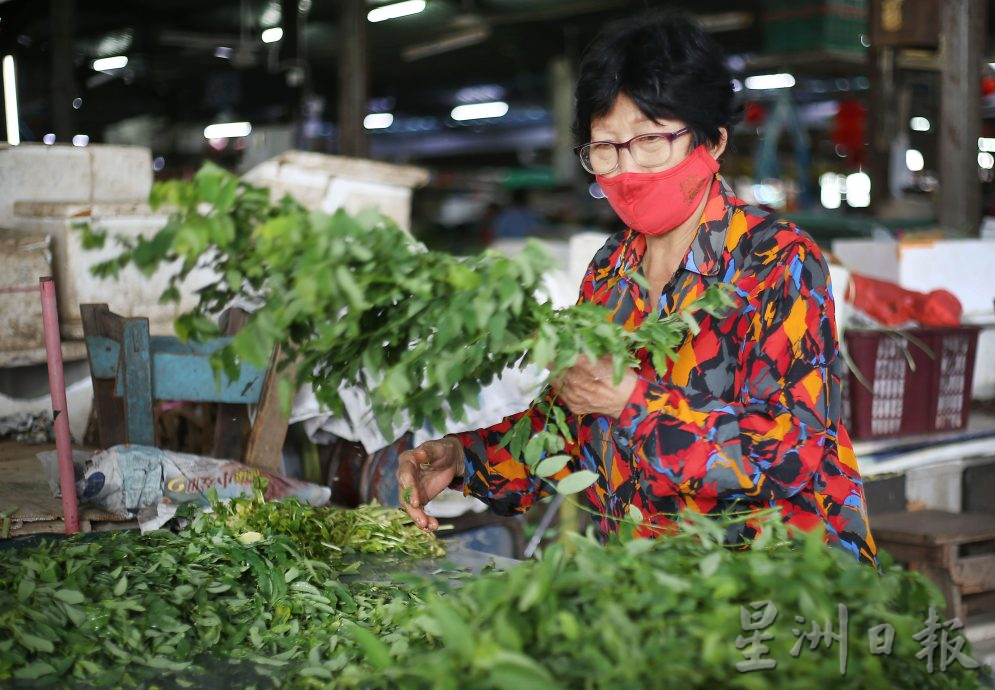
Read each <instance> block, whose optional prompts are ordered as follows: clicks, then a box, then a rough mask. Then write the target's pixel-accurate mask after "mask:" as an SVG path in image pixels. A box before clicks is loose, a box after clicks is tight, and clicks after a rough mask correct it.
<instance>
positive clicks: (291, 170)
mask: <svg viewBox="0 0 995 690" xmlns="http://www.w3.org/2000/svg"><path fill="white" fill-rule="evenodd" d="M243 178H244V179H245V180H246V181H247V182H251V183H252V184H256V185H260V186H263V187H268V188H269V189H270V193H271V196H272V197H273V198H274V199H279V198H280V197H281V196H283V195H284V194H290V195H291V196H292V197H294V198H295V199H297V201H298V202H300V203H301V204H302V205H303V206H305V207H306V208H309V209H312V210H316V211H317V210H321V211H325V212H331V211H334V210H336V209H339V208H345V209H346V211H348V212H350V213H356V212H357V211H361V210H363V209H366V208H371V207H372V208H377V209H379V210H380V212H381V213H383V214H384V215H386V216H389V217H390V218H392V219H394V220H395V221H396V222H397V224H398V225H400V226H401V227H402V228H405V229H407V228H410V227H411V190H412V189H414V188H416V187H421V186H423V185H424V184H425V183H426V182H428V179H429V173H428V171H427V170H425V169H424V168H416V167H412V166H407V165H394V164H393V163H383V162H380V161H372V160H366V159H362V158H346V157H343V156H329V155H326V154H323V153H310V152H306V151H287V152H286V153H282V154H280V155H279V156H277V157H275V158H273V159H271V160H268V161H266V162H264V163H260V164H259V165H257V166H256V167H254V168H252V169H251V170H249V171H248V172H247V173H245V175H243Z"/></svg>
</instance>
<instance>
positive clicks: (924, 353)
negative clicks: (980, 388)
mask: <svg viewBox="0 0 995 690" xmlns="http://www.w3.org/2000/svg"><path fill="white" fill-rule="evenodd" d="M979 330H980V328H978V327H977V326H957V327H951V328H914V329H907V330H904V331H900V332H895V331H878V330H856V329H850V330H848V331H847V332H846V334H845V338H846V345H847V350H848V352H849V354H850V359H851V361H852V362H853V364H854V365H855V366H856V369H857V371H859V372H860V374H862V375H863V378H864V379H865V380H866V382H867V385H865V384H864V383H863V382H861V381H860V379H859V378H858V376H857V374H856V373H855V372H854V371H852V370H850V371H849V372H848V373H847V375H846V376H845V377H844V386H843V387H844V390H843V403H844V404H843V423H844V424H845V425H846V427H847V429H848V430H849V432H850V436H851V437H852V438H855V439H870V438H884V437H887V436H901V435H906V434H924V433H930V432H934V431H950V430H956V429H963V428H964V427H965V426H967V416H968V412H969V408H970V403H971V382H972V380H973V377H974V357H975V353H976V351H977V346H978V331H979ZM910 360H911V363H912V366H910Z"/></svg>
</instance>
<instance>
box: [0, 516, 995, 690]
mask: <svg viewBox="0 0 995 690" xmlns="http://www.w3.org/2000/svg"><path fill="white" fill-rule="evenodd" d="M215 508H216V512H215V513H213V514H210V513H205V514H201V515H199V516H197V517H195V518H194V519H193V521H192V523H191V524H190V525H189V526H188V527H186V528H185V529H184V530H182V531H181V532H179V533H177V534H174V533H171V532H168V531H157V532H153V533H149V534H146V535H144V536H142V535H138V534H135V533H132V532H117V533H107V534H100V535H88V536H85V537H82V536H78V537H73V538H68V539H63V540H55V541H49V542H44V543H42V544H41V545H38V546H32V547H26V548H21V549H2V550H0V685H5V686H9V687H25V688H35V687H52V688H62V687H79V688H87V687H93V688H111V687H122V688H132V687H163V688H166V687H214V686H216V685H217V683H218V682H224V683H225V684H228V685H232V686H239V687H259V688H262V687H284V688H404V689H408V688H410V689H412V690H416V689H420V688H439V689H440V690H442V689H446V688H468V689H470V690H476V689H478V688H479V689H481V690H483V689H485V688H493V689H501V690H529V689H530V688H536V689H538V688H543V689H544V690H545V689H547V688H554V689H555V688H618V687H640V688H662V687H672V686H675V685H676V686H680V687H683V688H691V689H695V688H702V689H703V690H704V689H706V688H707V689H709V690H710V689H711V688H715V687H723V688H744V689H755V688H792V689H793V688H799V687H826V686H827V685H829V684H832V685H833V686H834V687H837V688H840V689H847V688H854V689H856V688H860V689H868V688H870V689H873V688H889V689H890V688H915V689H916V690H929V689H932V688H979V687H982V686H981V685H980V682H979V676H978V672H977V671H969V670H966V669H965V668H964V667H963V666H962V665H961V664H960V663H952V664H950V665H949V666H948V667H947V668H946V669H945V670H944V671H943V672H941V671H940V670H939V668H935V669H934V672H933V673H930V672H929V671H928V670H927V665H926V663H927V661H926V659H925V658H923V659H919V658H916V654H917V653H919V652H920V650H921V649H922V647H920V644H919V642H917V641H916V638H915V635H917V633H918V632H919V631H920V630H922V629H923V628H924V625H925V621H926V619H927V615H928V609H929V607H930V606H934V607H938V606H939V605H940V603H939V601H938V596H937V594H936V592H935V590H934V589H933V588H932V587H931V586H930V585H929V584H928V583H927V581H925V580H924V579H922V578H921V577H920V576H918V575H915V574H910V573H908V572H904V571H902V570H899V569H897V568H888V569H886V570H885V571H884V572H883V573H882V574H880V575H879V574H878V573H876V572H875V571H874V570H872V569H870V568H868V567H866V566H862V565H860V564H858V563H856V562H855V561H854V559H852V558H851V557H849V556H847V555H846V554H842V553H837V552H836V551H835V550H832V549H827V548H826V547H825V545H824V544H823V543H822V539H821V537H820V535H818V534H815V533H813V534H809V535H804V536H790V537H789V535H788V534H787V532H786V530H785V528H784V526H783V525H782V524H780V523H779V522H778V521H777V520H776V518H771V519H770V521H769V522H768V523H767V524H766V525H765V528H764V531H763V532H762V534H761V537H760V539H759V540H758V541H757V542H756V543H755V544H754V545H753V547H752V548H751V549H748V550H733V549H730V548H729V547H727V546H726V545H725V544H724V534H725V529H726V527H727V524H725V523H724V522H722V521H712V520H704V519H698V520H685V521H683V522H682V524H681V526H680V528H679V531H677V532H676V533H675V534H672V535H669V536H668V537H666V538H663V539H660V540H657V541H651V540H645V539H638V540H627V539H625V538H623V539H621V540H619V541H617V542H612V543H609V544H607V545H601V544H598V543H597V542H596V541H595V540H593V539H592V538H590V537H587V536H582V535H575V537H574V538H573V539H571V540H569V541H567V542H565V543H557V544H554V545H553V546H551V547H549V548H548V549H547V550H546V552H545V553H544V554H543V556H542V558H541V559H539V560H536V561H528V562H525V563H523V564H521V565H519V566H517V567H515V568H513V569H511V570H508V571H494V570H490V571H489V570H485V571H483V572H482V573H481V574H480V575H478V576H474V577H469V578H465V579H462V580H460V581H459V582H460V584H459V586H453V585H451V584H449V580H448V579H447V580H442V581H440V580H438V579H432V578H423V577H416V576H412V575H402V576H399V577H397V578H396V579H395V580H394V581H391V582H383V581H380V582H366V581H363V579H362V578H357V577H356V576H355V571H356V570H357V566H359V565H360V563H361V561H355V560H352V559H351V558H350V557H349V556H348V554H349V552H353V553H354V554H356V553H360V552H371V553H373V554H379V553H381V552H384V551H391V550H393V551H395V552H397V553H402V554H404V557H405V558H410V557H428V556H435V555H437V554H438V553H439V550H438V544H437V543H436V542H435V540H434V537H432V536H431V535H428V534H426V533H423V532H421V531H419V530H417V529H416V528H414V527H413V526H412V525H411V524H410V523H409V522H408V521H407V519H406V518H405V517H404V515H403V513H401V512H400V511H390V510H387V509H384V508H380V507H377V506H373V507H366V508H361V509H358V510H355V511H344V510H335V509H331V508H320V509H316V508H311V507H309V506H306V505H302V504H300V503H298V502H297V501H296V500H294V499H289V500H287V501H284V502H282V503H263V502H262V501H261V500H260V499H259V498H258V497H255V498H238V499H234V500H233V501H231V502H230V503H229V504H227V505H226V506H221V505H216V506H215ZM731 519H734V518H731ZM316 523H317V525H318V526H316ZM370 525H376V526H375V527H370ZM625 531H626V530H624V531H623V532H625ZM628 531H631V530H628ZM384 536H388V537H393V538H386V539H385V538H383V537H384ZM343 538H344V539H346V541H338V542H337V543H336V542H334V541H329V539H333V540H334V539H343ZM398 542H402V543H403V546H402V545H401V544H400V543H398ZM372 557H376V556H372ZM762 600H769V601H770V602H771V603H772V604H773V605H774V606H775V607H776V608H777V612H778V616H777V618H776V619H775V621H774V622H773V624H772V625H770V626H769V627H765V628H764V629H763V630H762V631H757V634H769V635H771V637H770V638H763V639H762V640H761V641H760V643H761V644H765V645H766V646H767V649H768V650H769V651H767V652H766V653H765V654H764V655H763V659H765V660H770V661H774V662H776V668H772V669H768V670H756V671H749V672H740V671H739V670H738V668H737V663H746V657H745V656H744V653H746V652H748V651H749V646H743V648H742V649H741V648H739V645H738V641H739V638H740V636H742V637H743V638H748V637H749V636H750V635H752V634H753V633H752V632H750V631H748V630H744V618H743V611H744V610H745V611H747V612H749V613H752V612H754V610H755V608H757V607H755V606H751V603H753V602H758V601H762ZM839 605H844V606H846V607H847V611H848V621H847V623H846V626H847V635H848V650H847V656H846V660H847V663H846V672H845V675H841V673H840V659H839V657H840V642H832V646H831V647H829V648H827V647H826V646H825V645H822V644H820V645H818V648H817V649H812V648H811V647H810V644H809V642H808V640H807V639H805V640H803V642H804V646H803V648H802V649H801V650H800V653H799V656H798V657H797V658H796V657H794V656H792V653H791V652H792V648H793V647H794V645H795V643H796V642H797V635H796V634H795V633H793V632H792V630H793V629H794V630H798V631H800V632H801V633H807V632H809V631H810V626H811V624H812V622H817V623H818V624H819V625H820V626H823V625H825V624H826V622H827V621H828V622H829V624H830V625H831V626H832V631H833V632H835V633H839V631H840V626H839ZM743 607H745V609H744V608H743ZM796 616H801V617H803V618H804V619H805V622H804V623H801V622H798V621H797V620H796V618H795V617H796ZM746 620H750V619H749V616H747V619H746ZM883 624H887V625H890V626H892V627H893V629H894V648H893V649H892V650H891V652H890V653H889V654H884V653H878V654H872V653H871V649H870V642H871V639H870V638H869V631H870V630H871V629H872V628H873V627H874V626H880V625H883ZM949 634H950V636H951V638H953V636H954V635H956V634H958V633H957V632H956V631H950V632H949ZM939 635H940V633H939V632H938V633H937V637H939ZM968 651H969V650H968V649H967V648H965V649H964V650H963V652H964V653H965V654H966V653H968ZM940 653H941V652H940V649H939V648H937V649H935V650H934V656H935V664H936V665H937V666H939V664H940V663H941V658H940ZM246 669H249V670H251V674H250V673H249V672H248V671H246ZM239 674H241V675H239ZM235 678H241V679H242V680H241V681H238V682H236V681H235V680H234V679H235ZM12 684H13V685H12ZM18 684H19V685H18Z"/></svg>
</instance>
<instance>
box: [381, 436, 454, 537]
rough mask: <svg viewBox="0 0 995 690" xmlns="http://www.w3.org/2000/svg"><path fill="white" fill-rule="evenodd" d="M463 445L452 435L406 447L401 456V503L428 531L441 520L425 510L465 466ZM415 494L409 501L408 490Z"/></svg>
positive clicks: (410, 496) (415, 521) (398, 478)
mask: <svg viewBox="0 0 995 690" xmlns="http://www.w3.org/2000/svg"><path fill="white" fill-rule="evenodd" d="M465 466H466V465H465V462H464V454H463V445H462V444H461V443H460V442H459V441H457V440H456V439H455V438H453V437H452V436H446V437H444V438H441V439H439V440H438V441H426V442H425V443H423V444H421V445H420V446H418V447H417V448H413V449H411V450H406V451H404V452H403V453H401V455H400V456H398V458H397V490H398V492H399V494H400V500H401V505H402V506H403V507H404V509H405V510H406V511H408V515H410V516H411V519H412V520H414V523H415V524H416V525H418V526H419V527H421V528H422V529H427V530H436V529H438V528H439V521H438V520H436V519H435V518H434V517H432V516H431V515H428V514H427V513H426V512H425V504H426V503H428V502H429V501H431V500H432V499H433V498H435V497H436V496H438V495H439V494H440V493H441V492H442V490H443V489H445V488H446V487H447V486H449V485H450V484H451V483H452V481H453V479H455V478H456V477H462V476H463V471H464V468H465ZM409 488H410V489H411V493H410V495H409V496H408V499H407V500H405V497H404V494H405V492H406V491H407V490H408V489H409Z"/></svg>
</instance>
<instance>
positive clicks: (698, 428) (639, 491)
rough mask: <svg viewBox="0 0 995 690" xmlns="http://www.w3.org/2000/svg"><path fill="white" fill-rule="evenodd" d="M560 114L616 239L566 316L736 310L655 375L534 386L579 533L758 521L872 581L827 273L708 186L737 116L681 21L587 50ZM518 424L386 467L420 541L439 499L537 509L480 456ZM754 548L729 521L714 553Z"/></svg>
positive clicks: (588, 374) (625, 32)
mask: <svg viewBox="0 0 995 690" xmlns="http://www.w3.org/2000/svg"><path fill="white" fill-rule="evenodd" d="M576 96H577V99H576V123H575V135H576V136H577V138H578V140H579V142H582V144H581V146H579V147H578V149H577V151H578V154H579V157H580V162H581V164H582V165H583V166H584V168H585V169H586V170H587V171H588V172H590V173H592V174H594V176H595V178H596V179H597V181H598V183H599V184H600V185H601V188H602V189H603V190H604V193H605V196H606V197H607V200H608V202H609V203H610V204H611V206H612V208H613V209H614V210H615V212H616V213H617V214H618V216H619V218H620V219H621V220H622V222H623V223H624V224H625V226H626V228H627V229H625V230H623V231H621V232H618V233H616V234H614V235H612V236H611V237H609V238H608V241H607V242H606V243H605V245H604V246H603V247H602V248H601V250H600V251H599V252H598V253H597V254H596V255H595V257H594V259H593V260H592V261H591V264H590V266H589V268H588V270H587V274H586V275H585V277H584V281H583V284H582V285H581V297H580V299H581V300H582V301H589V302H594V303H595V304H599V305H603V306H605V307H607V308H608V309H610V310H611V313H612V315H613V318H614V320H615V321H616V322H617V323H620V324H623V325H624V326H625V327H626V328H630V329H635V328H638V327H639V325H640V323H641V322H642V321H643V320H644V319H646V318H647V316H648V315H649V314H650V313H651V312H652V311H656V312H657V313H659V314H661V315H667V314H671V313H673V312H675V311H678V310H680V309H681V308H683V307H684V306H685V305H687V304H688V303H689V302H691V301H693V300H694V299H695V298H696V297H697V296H699V295H701V293H702V292H704V290H705V289H707V288H708V287H709V286H711V285H715V284H717V283H731V284H732V285H733V286H734V287H735V297H736V300H737V305H738V306H737V308H736V309H734V310H733V311H731V312H730V313H729V314H727V315H725V316H724V317H722V318H712V317H705V318H704V320H703V321H702V322H701V331H700V333H698V334H697V335H696V336H694V337H691V336H689V337H688V339H687V340H686V342H685V343H684V344H683V346H682V347H681V348H680V350H679V356H678V359H677V361H676V362H674V363H673V364H671V365H669V366H668V368H667V370H666V371H658V370H657V369H655V368H654V367H653V364H652V363H651V361H650V360H649V358H648V357H646V356H645V355H644V356H643V357H642V361H641V363H640V366H639V367H638V368H637V369H633V370H630V371H628V372H627V373H626V374H625V377H624V379H623V380H622V382H621V383H620V384H619V385H617V386H615V385H613V380H612V375H611V367H610V363H609V362H608V361H598V362H590V361H588V360H586V359H584V358H581V359H580V361H578V363H577V364H576V365H575V366H574V367H573V368H571V369H570V370H568V371H567V372H566V373H565V374H564V375H563V376H561V377H560V378H559V379H558V380H556V381H554V382H553V384H552V388H553V391H554V392H555V393H556V394H557V395H558V396H559V401H560V403H561V404H563V405H565V406H566V407H567V408H569V411H570V412H571V416H570V417H569V419H568V422H569V424H570V428H571V432H572V437H573V443H567V444H566V450H565V451H564V452H566V453H568V454H569V455H570V456H571V457H572V461H571V464H570V465H569V467H571V468H573V469H582V468H583V469H589V470H593V471H594V472H596V473H597V474H598V481H597V482H596V483H595V484H594V485H592V486H591V487H590V488H589V489H587V490H586V492H585V493H584V499H585V500H586V502H587V503H589V504H590V506H591V508H592V512H593V513H595V514H596V515H597V516H596V518H595V520H596V523H597V525H598V527H599V528H600V529H601V531H602V532H603V533H605V534H609V533H611V532H614V531H617V530H618V526H619V520H620V519H623V518H624V517H625V516H626V515H627V511H628V510H629V507H630V506H635V507H636V508H638V509H639V511H640V512H641V513H642V515H643V517H644V520H645V522H646V523H647V525H649V526H650V527H648V528H645V529H644V530H643V532H644V533H648V534H654V533H665V532H666V531H667V530H666V526H667V525H668V524H670V522H671V521H672V520H674V519H676V518H678V517H679V514H680V513H681V512H682V511H693V512H696V513H705V514H723V513H730V512H737V513H743V512H754V511H761V510H766V509H769V508H772V507H776V508H777V509H779V510H780V513H781V515H782V516H783V518H784V520H785V521H786V522H787V523H788V524H790V525H793V526H796V527H798V528H800V529H802V530H812V529H816V528H822V529H824V531H825V539H826V541H827V543H829V544H830V545H832V546H835V547H839V548H842V549H844V550H846V551H847V552H849V553H851V554H852V555H853V556H854V557H855V558H857V559H859V560H861V561H864V562H867V563H871V564H876V562H877V557H876V549H875V546H874V541H873V539H872V538H871V535H870V532H869V530H868V524H867V515H866V510H865V506H864V496H863V491H862V484H861V479H860V474H859V472H858V470H857V464H856V459H855V457H854V454H853V449H852V446H851V442H850V439H849V436H848V434H847V432H846V430H845V429H844V428H843V426H842V424H841V423H840V376H841V374H842V373H843V367H844V363H843V360H842V358H841V357H840V353H839V344H838V340H837V335H836V326H835V320H834V319H835V317H834V306H833V294H832V289H831V287H830V284H829V271H828V269H827V267H826V262H825V260H824V259H823V256H822V253H821V252H820V251H819V248H818V247H817V246H816V244H815V242H814V241H813V240H812V238H811V237H809V236H808V235H807V234H806V233H805V232H803V231H801V230H799V229H798V228H797V227H795V226H794V225H792V224H791V223H788V222H784V221H779V220H777V219H776V218H774V217H772V216H770V215H767V214H766V213H765V212H764V211H762V210H760V209H758V208H756V207H753V206H750V205H749V204H747V203H746V202H744V201H742V200H740V199H738V198H736V197H735V196H734V195H733V193H732V191H731V190H730V188H729V186H728V185H727V184H726V183H725V182H724V181H723V180H722V178H721V176H720V175H719V174H718V170H719V162H718V159H719V158H720V157H721V155H722V153H723V152H724V151H725V148H726V144H727V142H728V138H729V130H730V128H731V127H732V126H733V125H734V124H735V123H736V121H737V120H738V117H739V115H740V109H739V108H738V107H737V106H736V105H735V100H734V96H733V88H732V82H731V78H730V74H729V72H728V70H727V68H726V67H725V62H724V57H723V54H722V51H721V50H720V48H719V47H718V45H717V44H716V43H715V42H714V41H713V40H712V39H711V38H710V37H709V36H708V35H707V34H705V33H704V32H703V31H702V30H701V29H700V28H699V27H698V26H697V25H695V24H694V23H693V22H692V21H690V20H689V19H688V18H687V17H685V16H683V15H680V14H674V13H669V12H664V13H651V14H643V15H641V16H638V17H634V18H632V19H629V20H626V21H623V22H621V23H618V24H616V25H613V26H610V27H608V28H607V29H606V30H604V31H603V32H602V33H601V34H600V35H599V36H598V37H597V38H596V39H595V41H594V42H593V43H592V44H591V46H590V47H589V48H588V50H587V52H586V54H585V56H584V58H583V61H582V63H581V67H580V77H579V80H578V83H577V93H576ZM635 274H639V275H641V276H642V277H643V278H644V279H645V280H643V281H638V282H637V281H636V280H634V279H633V278H632V276H633V275H635ZM640 283H642V285H641V284H640ZM644 285H648V286H649V287H648V289H646V288H645V287H644ZM547 395H549V392H547ZM522 415H529V416H531V423H532V427H533V429H535V430H540V429H542V428H543V424H544V421H543V419H544V418H543V417H542V416H541V415H539V414H537V413H535V412H533V411H531V410H528V411H525V412H522V413H520V414H519V415H515V416H512V417H509V418H507V419H505V420H504V421H502V422H500V423H499V424H496V425H494V426H492V427H490V428H487V429H479V430H477V431H472V432H468V433H462V434H454V435H451V436H447V437H445V438H443V439H441V440H438V441H429V442H427V443H425V444H423V445H421V446H419V447H418V448H415V449H413V450H411V451H407V452H405V453H403V454H402V455H401V456H400V459H399V462H400V464H399V469H398V483H399V485H400V487H401V490H402V492H403V491H404V490H405V489H407V488H408V487H411V488H412V491H411V493H410V494H409V496H408V501H407V503H406V504H405V507H406V509H407V511H408V512H409V513H410V515H411V517H412V518H413V519H414V521H415V522H416V523H417V524H418V525H419V526H421V527H423V528H426V529H435V528H436V527H438V522H437V521H436V520H435V519H434V518H433V517H431V516H429V515H427V514H426V513H425V511H424V509H423V507H424V505H425V503H427V502H428V501H430V500H431V499H432V498H433V497H435V496H436V495H437V494H438V493H439V492H440V491H442V489H444V488H445V487H447V486H452V487H454V488H460V489H462V491H463V492H465V493H466V494H468V495H472V496H475V497H477V498H479V499H481V500H483V501H485V502H486V503H488V504H489V505H490V506H491V507H492V508H493V509H494V510H495V511H497V512H499V513H513V512H520V511H524V510H526V509H528V508H529V507H530V506H532V505H533V504H534V503H535V502H536V501H537V500H539V499H541V498H543V497H544V496H546V495H547V493H548V491H549V490H550V488H551V487H550V486H549V484H548V483H546V482H544V481H543V480H542V479H540V478H538V477H536V476H534V475H532V474H531V473H530V471H529V469H528V466H527V465H526V464H525V463H524V462H523V460H522V458H518V457H513V456H512V455H511V454H510V453H509V450H508V448H507V447H504V448H502V447H499V445H500V441H501V438H502V436H503V435H504V434H505V433H506V432H507V431H508V430H509V429H510V428H511V425H512V424H514V423H515V422H516V421H517V420H518V419H519V418H520V417H521V416H522ZM661 528H662V529H661ZM757 530H758V525H757V524H756V523H755V522H751V521H746V522H744V523H743V524H742V526H741V527H740V528H739V530H738V533H736V534H731V535H729V538H730V541H732V542H737V543H738V542H743V541H748V540H750V539H752V538H754V537H755V536H756V534H757Z"/></svg>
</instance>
